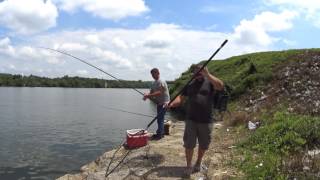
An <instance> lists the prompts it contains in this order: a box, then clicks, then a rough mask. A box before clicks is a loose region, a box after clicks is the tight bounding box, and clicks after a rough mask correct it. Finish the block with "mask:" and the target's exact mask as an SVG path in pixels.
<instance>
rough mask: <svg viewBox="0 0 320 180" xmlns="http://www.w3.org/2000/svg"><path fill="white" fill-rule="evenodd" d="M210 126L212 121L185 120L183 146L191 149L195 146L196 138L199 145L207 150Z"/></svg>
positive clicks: (209, 139)
mask: <svg viewBox="0 0 320 180" xmlns="http://www.w3.org/2000/svg"><path fill="white" fill-rule="evenodd" d="M212 127H213V123H196V122H194V121H191V120H186V121H185V129H184V135H183V142H184V145H183V146H184V147H185V148H187V149H193V148H195V147H196V144H197V140H198V142H199V147H200V148H201V149H204V150H207V149H208V148H209V145H210V142H211V132H212Z"/></svg>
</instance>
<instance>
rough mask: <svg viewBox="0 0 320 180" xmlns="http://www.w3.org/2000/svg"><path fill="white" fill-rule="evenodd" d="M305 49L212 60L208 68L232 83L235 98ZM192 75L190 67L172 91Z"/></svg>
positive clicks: (258, 83)
mask: <svg viewBox="0 0 320 180" xmlns="http://www.w3.org/2000/svg"><path fill="white" fill-rule="evenodd" d="M305 51H306V50H288V51H278V52H261V53H253V54H246V55H241V56H235V57H231V58H228V59H225V60H215V61H211V62H210V63H209V64H208V69H209V71H210V72H211V73H213V74H214V75H216V76H217V77H219V78H220V79H222V80H223V81H224V82H225V83H226V84H228V85H231V87H232V88H233V94H232V95H233V98H237V97H239V96H240V95H241V94H243V93H245V92H246V90H247V89H248V88H254V87H257V86H260V85H262V86H263V85H265V84H267V83H268V82H269V80H271V79H272V70H273V69H274V68H275V67H277V66H278V65H280V64H282V63H286V62H288V61H290V57H291V56H294V55H297V54H300V53H303V52H305ZM309 51H310V50H309ZM312 51H320V49H313V50H312ZM252 65H253V66H254V67H255V68H256V70H257V72H256V73H251V72H250V70H252ZM250 68H251V69H250ZM190 77H191V73H190V69H188V70H187V71H186V72H184V73H182V75H181V76H180V77H179V78H178V79H176V80H175V84H174V85H173V86H172V88H171V89H170V92H171V93H172V94H175V93H176V92H177V90H179V89H181V88H182V86H183V85H184V84H185V83H186V82H187V81H188V80H189V79H190Z"/></svg>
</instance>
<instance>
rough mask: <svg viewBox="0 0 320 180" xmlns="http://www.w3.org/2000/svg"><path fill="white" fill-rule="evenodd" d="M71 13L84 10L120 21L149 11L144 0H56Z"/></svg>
mask: <svg viewBox="0 0 320 180" xmlns="http://www.w3.org/2000/svg"><path fill="white" fill-rule="evenodd" d="M54 1H55V2H57V3H58V4H59V7H60V8H61V9H63V10H65V11H67V12H69V13H74V12H76V11H77V10H78V9H81V10H84V11H86V12H89V13H91V14H93V15H94V16H98V17H101V18H105V19H112V20H119V19H122V18H126V17H129V16H138V15H141V14H142V13H145V12H147V11H149V8H148V7H147V6H146V5H145V2H144V0H129V1H128V0H117V1H114V0H54Z"/></svg>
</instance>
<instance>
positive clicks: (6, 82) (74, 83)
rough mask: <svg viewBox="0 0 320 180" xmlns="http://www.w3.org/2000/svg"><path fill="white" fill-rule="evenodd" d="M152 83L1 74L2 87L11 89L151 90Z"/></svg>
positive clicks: (0, 83)
mask: <svg viewBox="0 0 320 180" xmlns="http://www.w3.org/2000/svg"><path fill="white" fill-rule="evenodd" d="M151 83H152V82H151V81H141V80H138V81H127V80H122V81H117V80H105V79H97V78H83V77H77V76H76V77H69V76H63V77H60V78H47V77H39V76H35V75H29V76H22V75H11V74H3V73H0V86H11V87H74V88H105V87H107V88H149V87H150V85H151Z"/></svg>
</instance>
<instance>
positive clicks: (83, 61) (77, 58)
mask: <svg viewBox="0 0 320 180" xmlns="http://www.w3.org/2000/svg"><path fill="white" fill-rule="evenodd" d="M38 48H40V49H46V50H50V51H54V52H58V53H61V54H64V55H66V56H69V57H72V58H74V59H76V60H78V61H80V62H82V63H85V64H87V65H89V66H91V67H93V68H95V69H97V70H99V71H101V72H103V73H104V74H106V75H108V76H110V77H112V78H113V79H115V80H117V81H119V82H123V80H121V79H119V78H117V77H115V76H113V75H112V74H110V73H108V72H106V71H104V70H103V69H101V68H98V67H97V66H94V65H93V64H90V63H88V62H87V61H85V60H83V59H81V58H79V57H76V56H74V55H72V54H70V53H67V52H64V51H61V50H57V49H52V48H47V47H38ZM131 89H133V90H135V91H136V92H138V93H139V94H141V95H144V93H143V92H141V91H139V90H138V89H136V88H134V87H131Z"/></svg>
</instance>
